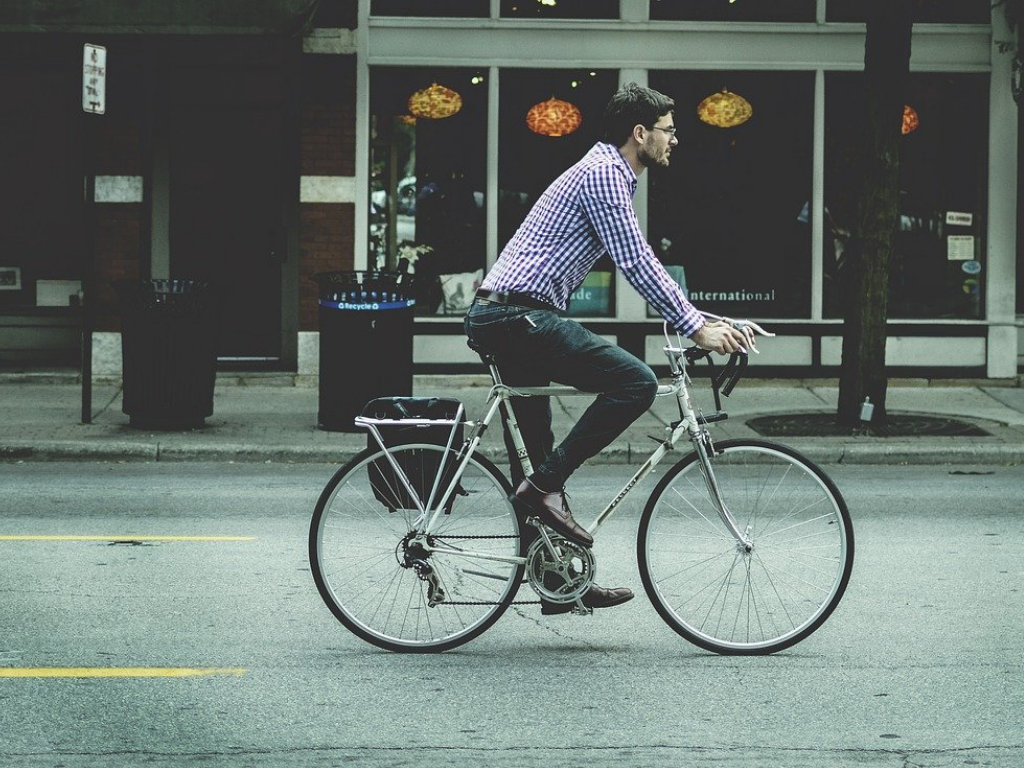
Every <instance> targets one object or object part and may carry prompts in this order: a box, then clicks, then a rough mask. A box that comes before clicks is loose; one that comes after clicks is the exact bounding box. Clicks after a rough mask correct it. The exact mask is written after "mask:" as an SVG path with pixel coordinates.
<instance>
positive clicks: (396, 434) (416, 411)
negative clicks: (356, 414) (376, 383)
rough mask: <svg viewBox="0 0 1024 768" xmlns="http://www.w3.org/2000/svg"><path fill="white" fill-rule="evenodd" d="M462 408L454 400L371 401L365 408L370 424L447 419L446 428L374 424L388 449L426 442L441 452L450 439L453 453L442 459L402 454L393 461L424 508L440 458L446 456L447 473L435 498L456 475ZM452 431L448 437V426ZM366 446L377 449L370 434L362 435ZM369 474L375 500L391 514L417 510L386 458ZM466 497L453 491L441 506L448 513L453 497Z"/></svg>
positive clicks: (371, 466) (372, 465) (437, 454)
mask: <svg viewBox="0 0 1024 768" xmlns="http://www.w3.org/2000/svg"><path fill="white" fill-rule="evenodd" d="M461 405H462V404H461V403H460V402H459V401H458V400H455V399H453V398H447V397H379V398H377V399H376V400H371V401H370V402H368V403H367V404H366V405H365V406H363V412H362V415H363V416H365V417H367V418H370V419H389V420H405V419H430V420H446V421H447V422H448V423H446V424H425V425H417V424H378V425H376V426H377V429H378V430H380V436H381V439H382V440H383V441H384V445H386V446H387V447H388V448H394V447H396V446H400V445H410V444H412V443H427V444H430V445H438V446H440V447H441V448H444V447H445V446H446V445H448V440H449V438H451V448H452V450H451V452H449V453H447V454H442V453H441V452H440V451H403V452H401V453H399V454H397V455H395V456H394V458H395V460H396V462H397V463H398V465H399V466H400V467H401V468H402V471H403V472H404V473H405V475H406V477H407V478H408V479H409V484H410V485H411V486H412V488H413V490H414V491H416V493H417V495H418V496H419V497H420V501H422V502H423V504H426V503H427V501H428V500H429V498H430V491H431V489H432V488H433V486H434V478H435V477H436V476H437V471H438V469H439V467H440V463H441V458H442V456H445V457H446V459H447V460H446V466H445V474H444V476H443V477H442V478H441V483H440V484H439V485H438V488H437V491H436V493H437V495H440V494H442V493H444V492H445V490H446V489H447V488H448V485H449V483H451V478H452V475H453V474H454V473H455V468H456V462H455V461H454V457H455V455H456V454H457V453H458V450H459V448H461V447H462V443H463V424H462V421H461V420H460V421H459V423H458V424H455V423H454V422H455V420H456V419H461V417H460V414H459V409H460V408H461ZM453 426H454V427H455V436H454V437H452V427H453ZM366 442H367V447H369V448H379V447H380V446H379V445H378V444H377V439H376V438H375V437H374V436H373V434H372V433H370V434H368V435H367V436H366ZM367 469H368V471H369V473H370V484H371V486H372V488H373V495H374V496H376V497H377V500H378V501H380V502H382V503H383V504H384V505H385V506H387V508H388V510H389V511H391V512H394V511H395V510H396V509H413V510H414V509H417V506H416V501H415V500H414V499H413V498H412V497H411V496H410V495H409V492H408V491H407V490H406V489H405V486H404V485H403V484H402V481H401V479H400V478H399V477H398V474H397V473H396V472H395V470H394V468H393V467H392V466H391V463H390V462H389V461H388V459H387V458H386V457H384V458H380V459H376V460H374V461H371V462H370V464H369V465H368V467H367ZM462 494H464V491H462V489H461V486H456V488H455V491H454V492H453V493H452V495H451V496H450V497H449V498H448V501H447V502H446V503H445V512H449V513H450V512H451V511H452V505H453V504H454V503H455V498H456V497H457V496H459V495H462Z"/></svg>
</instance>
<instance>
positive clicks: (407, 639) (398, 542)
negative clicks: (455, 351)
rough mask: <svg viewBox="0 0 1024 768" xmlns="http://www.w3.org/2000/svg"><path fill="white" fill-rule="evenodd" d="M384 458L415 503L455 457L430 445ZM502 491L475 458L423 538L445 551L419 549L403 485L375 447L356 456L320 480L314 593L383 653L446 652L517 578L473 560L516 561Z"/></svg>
mask: <svg viewBox="0 0 1024 768" xmlns="http://www.w3.org/2000/svg"><path fill="white" fill-rule="evenodd" d="M390 453H391V456H392V457H394V458H395V460H396V461H397V463H398V465H399V466H400V467H402V469H403V471H404V473H405V474H406V475H407V476H408V480H409V483H410V485H411V486H412V487H413V489H414V490H415V492H416V493H417V494H418V495H420V496H421V500H422V502H423V503H426V500H427V498H428V496H429V495H430V491H431V488H432V486H433V484H434V478H435V477H436V476H437V474H438V472H439V471H443V473H445V474H446V475H447V477H448V479H450V476H451V475H450V473H451V471H452V469H453V467H454V460H453V457H454V456H455V453H454V452H453V451H447V452H446V451H445V449H444V448H441V447H439V446H436V445H425V444H423V445H421V444H415V445H403V446H400V447H397V448H392V449H390ZM442 465H443V470H442ZM443 490H444V489H441V490H439V491H437V495H438V496H440V494H441V493H442V491H443ZM510 493H511V488H510V486H509V484H508V481H506V480H505V478H504V476H503V475H502V474H501V473H500V472H499V471H498V470H497V468H496V467H495V466H494V465H493V464H491V463H490V462H489V461H488V460H487V459H485V458H484V457H482V456H480V455H479V454H474V455H473V456H472V457H470V459H469V463H468V464H467V466H466V470H465V473H464V474H463V475H462V477H461V479H460V480H459V485H458V487H457V491H456V494H455V495H454V496H453V499H452V502H451V503H450V504H446V505H445V511H444V512H442V514H441V515H440V518H439V521H438V523H437V525H436V530H433V531H431V535H430V537H429V542H430V544H431V545H433V546H439V547H444V548H446V549H448V550H451V551H450V552H446V553H444V554H442V553H440V552H433V551H425V550H424V549H423V548H422V547H421V546H418V545H417V544H416V543H415V541H414V540H413V534H414V533H415V532H414V531H413V525H414V522H415V520H416V519H417V517H418V516H419V511H418V509H416V508H415V507H416V504H415V501H414V499H413V498H412V496H411V494H410V493H409V491H408V489H407V488H405V486H404V485H403V484H402V483H401V482H400V479H399V477H398V476H397V474H396V473H395V471H394V469H393V467H392V465H390V464H389V463H388V460H387V456H386V455H385V454H384V452H383V451H382V450H380V449H368V450H366V451H363V452H362V453H361V454H359V455H358V456H356V457H355V458H354V459H353V460H352V461H351V462H349V463H348V464H347V465H346V466H344V467H342V468H341V469H340V470H338V472H337V473H335V475H334V477H332V478H331V480H330V481H329V482H328V483H327V486H326V487H325V488H324V490H323V492H322V493H321V495H320V499H319V501H318V502H317V505H316V510H315V512H314V514H313V519H312V522H311V524H310V531H309V560H310V566H311V569H312V572H313V578H314V580H315V581H316V586H317V589H318V590H319V592H320V596H321V597H322V598H323V600H324V602H325V603H327V606H328V607H329V608H330V609H331V611H332V612H333V613H334V615H335V617H337V619H338V620H339V621H341V623H342V624H344V625H345V627H347V628H348V629H349V630H350V631H352V632H353V633H354V634H356V635H358V636H359V637H361V638H362V639H363V640H366V641H367V642H370V643H373V644H374V645H377V646H380V647H381V648H387V649H388V650H392V651H404V652H431V651H444V650H448V649H450V648H454V647H456V646H458V645H461V644H462V643H465V642H468V641H469V640H472V639H473V638H474V637H477V636H478V635H480V634H481V633H482V632H484V631H485V630H486V629H487V628H488V627H490V626H491V625H492V624H493V623H494V622H495V621H497V620H498V618H499V617H500V616H501V614H502V613H504V612H505V610H506V609H507V608H508V606H509V605H510V604H511V603H512V600H513V599H514V598H515V595H516V591H517V590H518V588H519V585H520V583H521V581H522V577H523V565H521V564H516V563H505V562H499V561H495V560H488V559H484V558H481V557H473V556H472V554H473V553H476V554H477V555H485V556H486V555H496V556H502V557H517V556H520V554H521V553H520V550H521V544H520V536H519V522H518V520H517V518H516V515H515V513H514V512H513V510H512V506H511V504H510V503H509V502H508V500H507V497H508V495H509V494H510ZM435 506H436V503H435ZM427 573H429V574H430V576H428V577H426V578H424V576H426V575H427ZM438 590H441V591H442V592H443V595H444V598H443V600H441V601H437V600H436V597H437V595H438Z"/></svg>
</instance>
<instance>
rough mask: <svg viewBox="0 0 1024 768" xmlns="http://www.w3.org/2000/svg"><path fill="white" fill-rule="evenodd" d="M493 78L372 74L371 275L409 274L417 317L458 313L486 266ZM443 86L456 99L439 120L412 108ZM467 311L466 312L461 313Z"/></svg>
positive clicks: (449, 72)
mask: <svg viewBox="0 0 1024 768" xmlns="http://www.w3.org/2000/svg"><path fill="white" fill-rule="evenodd" d="M485 75H486V73H485V72H483V71H477V70H472V69H442V68H438V69H425V68H421V67H417V68H414V69H413V68H409V69H406V68H392V67H374V68H373V69H372V70H371V73H370V120H371V142H370V217H369V218H370V237H369V248H370V253H369V258H368V263H369V264H370V266H371V267H372V266H377V267H379V268H383V267H389V268H394V267H395V266H398V267H399V268H403V269H404V268H406V267H408V266H411V267H412V269H413V270H414V272H415V275H416V282H417V284H418V286H419V288H418V295H417V305H418V311H419V312H421V313H425V314H435V313H441V314H449V313H450V314H461V313H464V312H465V309H466V308H468V305H469V300H470V299H471V298H472V297H471V295H469V296H467V295H466V294H467V292H468V291H470V289H471V288H472V285H473V282H474V280H476V281H478V280H479V279H480V278H482V275H483V267H484V262H485V256H484V254H485V250H484V249H485V242H486V241H485V237H484V226H485V213H484V188H485V184H484V182H485V176H486V162H487V160H486V138H487V84H486V79H485ZM434 85H437V86H439V87H442V88H447V89H448V91H447V93H448V94H449V95H450V94H451V93H452V92H454V94H457V97H458V98H457V100H456V101H457V102H458V103H459V104H460V106H459V108H458V111H457V112H455V113H454V114H451V115H449V116H447V117H440V115H441V114H444V111H451V109H452V104H453V102H452V99H453V98H454V97H450V98H449V100H448V101H446V102H444V101H443V102H442V106H444V107H447V109H446V110H444V111H441V112H438V113H437V114H438V116H437V117H434V118H431V117H414V116H413V115H411V114H410V113H409V99H410V96H412V95H413V94H414V93H417V92H420V91H422V90H424V89H428V88H431V87H432V86H434ZM459 294H461V299H460V296H459ZM463 304H464V305H465V306H463Z"/></svg>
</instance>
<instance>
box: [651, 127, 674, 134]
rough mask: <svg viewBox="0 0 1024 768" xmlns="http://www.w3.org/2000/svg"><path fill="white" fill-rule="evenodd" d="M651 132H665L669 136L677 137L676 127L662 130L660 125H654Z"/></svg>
mask: <svg viewBox="0 0 1024 768" xmlns="http://www.w3.org/2000/svg"><path fill="white" fill-rule="evenodd" d="M651 130H652V131H664V132H665V133H667V134H668V135H669V136H675V135H676V127H675V126H674V125H673V126H672V127H671V128H662V127H661V126H660V125H652V126H651Z"/></svg>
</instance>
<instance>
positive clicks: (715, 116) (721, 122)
mask: <svg viewBox="0 0 1024 768" xmlns="http://www.w3.org/2000/svg"><path fill="white" fill-rule="evenodd" d="M753 114H754V108H753V107H752V106H750V102H749V101H747V100H746V99H744V98H743V97H742V96H740V95H739V94H737V93H730V92H729V91H727V90H725V89H723V90H721V91H719V92H718V93H713V94H711V95H710V96H708V97H707V98H706V99H704V101H702V102H701V103H700V104H698V105H697V117H699V118H700V119H701V120H702V121H703V122H705V123H707V124H708V125H713V126H715V127H716V128H735V127H736V126H737V125H743V123H745V122H747V120H749V119H750V118H751V117H752V116H753Z"/></svg>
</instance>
